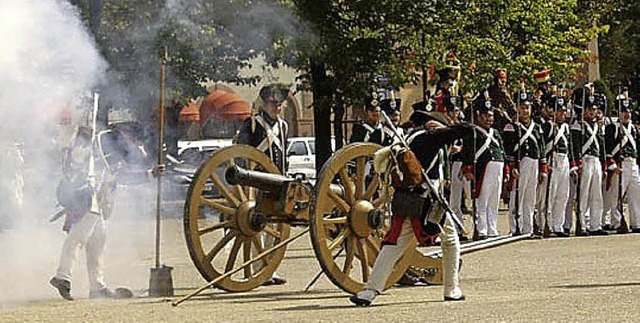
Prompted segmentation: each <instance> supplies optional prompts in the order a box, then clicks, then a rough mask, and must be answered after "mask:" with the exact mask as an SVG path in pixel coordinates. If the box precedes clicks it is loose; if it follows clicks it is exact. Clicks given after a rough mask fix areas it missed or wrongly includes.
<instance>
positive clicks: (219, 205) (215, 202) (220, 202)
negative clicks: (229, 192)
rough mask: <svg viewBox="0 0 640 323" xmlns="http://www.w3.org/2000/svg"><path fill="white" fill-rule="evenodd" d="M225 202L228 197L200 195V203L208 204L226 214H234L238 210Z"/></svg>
mask: <svg viewBox="0 0 640 323" xmlns="http://www.w3.org/2000/svg"><path fill="white" fill-rule="evenodd" d="M225 202H227V200H226V199H220V198H218V199H208V198H204V197H200V204H202V205H205V206H208V207H210V208H212V209H214V210H216V211H218V212H220V213H222V214H225V215H234V214H235V213H236V211H235V210H234V209H233V208H232V207H229V206H226V205H224V203H225Z"/></svg>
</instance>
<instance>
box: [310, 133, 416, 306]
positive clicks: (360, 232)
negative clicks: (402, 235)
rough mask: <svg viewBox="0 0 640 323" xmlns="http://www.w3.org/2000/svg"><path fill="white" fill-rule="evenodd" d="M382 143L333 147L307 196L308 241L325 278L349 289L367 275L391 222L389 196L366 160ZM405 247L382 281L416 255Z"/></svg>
mask: <svg viewBox="0 0 640 323" xmlns="http://www.w3.org/2000/svg"><path fill="white" fill-rule="evenodd" d="M380 148H381V146H379V145H377V144H372V143H354V144H350V145H348V146H345V147H343V148H342V149H340V150H338V151H337V152H336V153H335V154H334V155H333V156H332V157H331V158H330V159H329V160H328V161H327V163H326V164H325V165H324V167H323V168H322V170H321V172H320V175H319V176H318V182H317V184H316V186H315V188H314V192H313V195H312V201H311V220H310V226H311V241H312V244H313V249H314V251H315V253H316V257H317V258H318V261H319V262H320V265H321V266H322V269H323V270H324V272H325V273H326V274H327V276H328V277H329V279H331V281H332V282H333V283H334V284H336V285H337V286H338V287H340V288H341V289H343V290H344V291H346V292H349V293H356V292H358V291H360V290H361V289H362V288H363V286H364V284H365V282H367V281H368V280H369V278H370V274H371V268H372V267H373V263H374V261H375V259H376V257H377V256H378V253H379V252H380V247H381V241H382V238H383V237H384V234H385V232H386V230H387V228H388V225H389V223H390V212H388V210H387V204H388V203H387V202H388V201H389V197H388V196H385V195H384V194H383V191H382V190H379V188H378V187H379V183H380V176H379V175H378V174H376V173H374V172H373V169H372V168H373V167H372V166H371V164H372V160H373V155H374V153H375V152H376V151H377V150H378V149H380ZM416 256H417V251H416V249H414V248H408V249H407V251H405V254H404V255H403V256H402V257H401V258H400V259H399V260H398V262H397V263H396V265H395V266H394V270H393V272H392V273H391V275H390V277H389V279H388V281H387V287H389V286H391V285H393V284H394V283H395V282H397V281H398V279H400V277H401V276H402V274H403V273H404V272H405V271H406V269H407V268H408V267H409V265H410V263H411V262H412V261H414V260H415V257H416Z"/></svg>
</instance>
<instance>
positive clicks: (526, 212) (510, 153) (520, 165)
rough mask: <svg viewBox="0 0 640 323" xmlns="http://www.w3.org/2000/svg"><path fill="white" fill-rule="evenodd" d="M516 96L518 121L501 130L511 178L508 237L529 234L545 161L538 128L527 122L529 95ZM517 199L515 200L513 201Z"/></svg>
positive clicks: (529, 109) (507, 170) (531, 229)
mask: <svg viewBox="0 0 640 323" xmlns="http://www.w3.org/2000/svg"><path fill="white" fill-rule="evenodd" d="M516 95H518V98H517V101H518V120H517V122H512V123H508V124H507V125H506V126H505V127H504V131H503V136H504V148H505V155H506V161H507V166H506V167H505V172H506V173H507V174H508V175H509V176H510V177H511V179H512V180H511V183H510V185H509V187H508V189H509V190H510V192H511V196H510V199H509V215H510V216H509V219H510V224H511V233H512V234H517V233H522V234H532V233H533V215H534V211H535V203H536V196H537V195H536V194H537V189H538V184H540V182H541V181H542V180H543V179H544V178H545V177H546V175H547V159H546V156H545V155H544V141H543V139H542V128H540V125H539V124H537V123H536V122H534V121H533V120H532V118H531V105H532V103H533V101H532V100H533V98H532V97H531V94H529V93H527V92H524V91H520V92H519V93H517V94H516ZM516 197H517V200H516Z"/></svg>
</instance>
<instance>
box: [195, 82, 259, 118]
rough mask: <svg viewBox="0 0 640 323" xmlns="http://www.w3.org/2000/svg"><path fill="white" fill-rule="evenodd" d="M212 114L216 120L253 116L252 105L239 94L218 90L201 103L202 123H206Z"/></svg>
mask: <svg viewBox="0 0 640 323" xmlns="http://www.w3.org/2000/svg"><path fill="white" fill-rule="evenodd" d="M212 115H213V117H214V118H215V119H216V120H236V121H242V120H245V119H247V118H249V117H250V116H251V106H250V105H249V103H248V102H247V101H245V100H243V99H242V98H241V97H240V96H238V95H237V94H234V93H230V92H225V91H220V90H217V91H213V92H211V94H209V95H208V96H207V97H206V98H205V99H204V101H203V102H202V105H200V123H205V122H206V121H207V119H209V117H211V116H212Z"/></svg>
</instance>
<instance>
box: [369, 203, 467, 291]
mask: <svg viewBox="0 0 640 323" xmlns="http://www.w3.org/2000/svg"><path fill="white" fill-rule="evenodd" d="M413 235H414V233H413V228H412V227H411V222H410V220H409V219H405V220H404V222H403V223H402V231H401V233H400V236H399V237H398V241H397V244H396V245H384V246H382V250H380V254H378V257H377V258H376V261H375V263H374V264H373V269H372V270H371V278H370V279H369V281H368V282H367V284H366V285H365V289H373V290H376V291H378V292H382V290H384V287H385V283H386V282H387V279H388V278H389V275H390V274H391V271H393V266H394V265H395V264H396V261H398V259H399V258H400V256H402V254H403V253H404V251H405V250H406V249H407V248H408V247H409V248H413V247H415V246H413V245H410V242H412V241H415V240H414V239H412V237H413ZM440 239H441V240H442V244H441V246H442V271H443V273H442V274H443V281H444V296H447V297H454V298H458V297H460V296H462V290H461V289H460V276H459V269H460V268H459V265H460V241H459V240H458V231H457V230H456V228H455V225H454V224H453V221H452V220H451V218H450V217H449V215H447V216H446V220H445V221H444V226H443V228H442V232H441V233H440Z"/></svg>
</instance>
